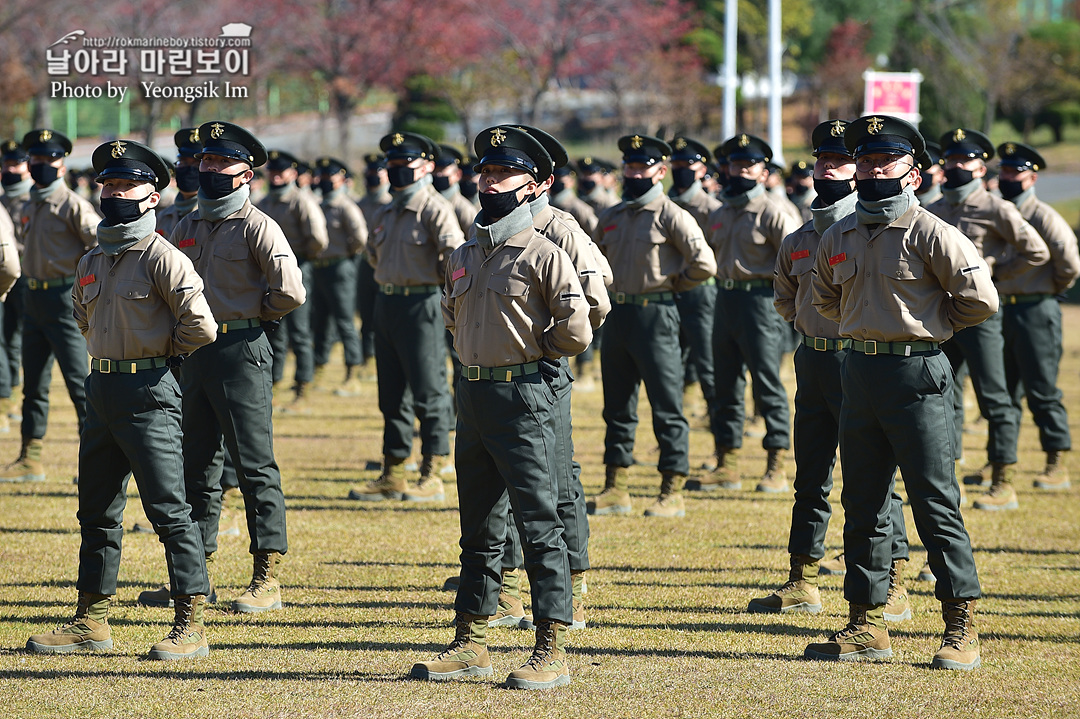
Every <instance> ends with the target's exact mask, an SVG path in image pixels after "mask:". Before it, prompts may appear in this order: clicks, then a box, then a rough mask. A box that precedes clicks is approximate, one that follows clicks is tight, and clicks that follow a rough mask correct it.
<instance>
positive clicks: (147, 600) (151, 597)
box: [136, 552, 217, 607]
mask: <svg viewBox="0 0 1080 719" xmlns="http://www.w3.org/2000/svg"><path fill="white" fill-rule="evenodd" d="M213 565H214V553H213V552H210V554H207V555H206V576H207V578H208V579H209V580H210V594H208V595H206V597H205V603H206V604H216V603H217V589H215V588H214V574H213V572H212V568H213ZM136 601H138V603H139V604H141V605H143V606H144V607H171V606H172V605H173V598H172V589H171V588H170V587H169V585H168V584H165V585H163V586H160V587H158V588H157V589H148V590H146V591H145V592H140V593H139V598H138V600H136Z"/></svg>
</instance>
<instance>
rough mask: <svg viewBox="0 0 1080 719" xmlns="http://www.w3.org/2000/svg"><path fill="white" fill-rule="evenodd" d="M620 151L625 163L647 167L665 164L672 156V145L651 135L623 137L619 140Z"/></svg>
mask: <svg viewBox="0 0 1080 719" xmlns="http://www.w3.org/2000/svg"><path fill="white" fill-rule="evenodd" d="M619 150H620V151H621V152H622V154H623V158H622V159H623V162H641V163H644V164H646V165H655V164H656V163H658V162H663V161H664V160H666V159H668V157H669V156H670V155H671V145H669V144H667V143H666V142H664V141H663V140H661V139H660V138H659V137H652V136H650V135H623V136H622V137H620V138H619Z"/></svg>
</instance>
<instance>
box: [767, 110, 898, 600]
mask: <svg viewBox="0 0 1080 719" xmlns="http://www.w3.org/2000/svg"><path fill="white" fill-rule="evenodd" d="M846 127H847V124H846V123H845V122H844V121H843V120H830V121H827V122H823V123H821V124H820V125H818V126H817V127H816V128H814V132H813V136H812V137H813V143H814V157H816V158H817V160H816V162H815V163H814V169H813V175H814V190H815V199H814V203H813V206H812V208H811V209H812V211H813V215H814V219H813V220H811V221H810V222H807V223H806V224H805V225H803V226H802V227H800V228H799V229H798V230H796V231H795V232H793V233H791V234H790V235H788V236H787V237H785V238H784V241H783V242H781V243H780V252H778V253H777V255H776V277H775V279H774V281H773V293H774V297H775V299H774V300H773V303H774V304H775V306H776V310H777V311H778V312H779V313H780V315H781V316H782V317H783V318H784V320H785V321H787V322H793V323H794V324H795V329H796V330H798V332H799V334H800V337H801V341H800V343H799V346H798V347H797V348H796V349H795V380H796V383H797V386H798V389H797V390H796V392H795V423H794V444H795V466H796V470H795V482H794V485H795V505H794V507H792V510H791V531H790V534H789V535H788V554H789V555H790V566H791V571H790V573H789V574H788V581H787V582H786V583H785V584H784V585H783V586H782V587H781V588H780V589H778V590H776V591H775V592H773V593H772V594H770V595H769V596H767V597H761V598H758V599H752V600H750V604H749V606H748V607H747V611H749V612H764V613H775V612H782V613H786V612H808V613H811V614H817V613H818V612H820V611H821V595H820V593H819V592H818V588H817V579H818V569H819V563H820V562H821V559H822V558H823V557H824V556H825V532H826V530H827V529H828V528H829V517H830V515H831V514H832V508H831V507H830V505H829V493H830V492H831V491H832V484H833V480H832V470H833V465H834V464H835V463H836V446H837V444H838V442H839V421H840V405H841V400H842V399H843V390H842V389H841V386H840V368H841V365H842V364H843V362H844V357H846V356H847V352H846V350H847V348H848V347H849V346H850V345H851V342H850V341H849V340H844V339H840V328H839V326H838V325H837V323H836V322H834V321H833V320H827V319H825V318H824V317H822V316H821V314H820V313H818V311H817V310H816V309H814V307H813V304H812V301H813V288H812V287H811V284H812V283H811V278H812V270H813V267H814V261H815V258H816V257H817V250H818V245H819V244H820V242H821V235H822V234H823V233H824V232H825V230H827V229H828V228H829V227H831V226H832V225H833V224H834V223H836V222H838V221H840V220H841V219H843V218H845V217H847V216H848V215H850V214H851V213H853V212H854V211H855V200H856V195H855V159H854V158H853V157H852V156H851V153H850V152H849V151H848V149H847V146H846V145H844V131H845V129H846ZM852 481H854V480H852ZM891 508H892V514H891V522H892V527H893V543H892V558H893V560H892V568H891V569H890V571H889V597H888V601H887V602H886V605H885V610H884V616H885V619H886V621H900V620H903V619H910V618H911V606H910V604H909V603H908V599H907V592H906V591H905V590H904V588H903V583H902V580H901V577H902V574H901V571H902V569H903V567H904V565H905V564H906V563H907V560H908V541H907V533H906V531H905V527H904V509H903V502H902V501H901V499H900V497H899V496H898V495H897V494H896V493H895V492H893V494H892V497H891Z"/></svg>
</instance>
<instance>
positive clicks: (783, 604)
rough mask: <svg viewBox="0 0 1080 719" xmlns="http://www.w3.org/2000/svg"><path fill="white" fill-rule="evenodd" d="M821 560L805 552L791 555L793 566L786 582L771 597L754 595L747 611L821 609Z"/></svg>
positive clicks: (813, 611) (803, 610)
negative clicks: (819, 571)
mask: <svg viewBox="0 0 1080 719" xmlns="http://www.w3.org/2000/svg"><path fill="white" fill-rule="evenodd" d="M817 577H818V561H817V560H816V559H814V558H812V557H808V556H806V555H803V554H792V555H791V569H790V570H789V571H788V580H787V583H786V584H784V586H782V587H780V588H779V589H777V590H776V591H775V592H773V593H772V594H770V595H769V596H767V597H761V598H759V599H751V600H750V603H749V604H748V605H747V606H746V611H748V612H751V613H754V614H777V613H780V614H786V613H788V612H806V613H807V614H817V613H818V612H820V611H821V594H820V593H819V592H818V588H817Z"/></svg>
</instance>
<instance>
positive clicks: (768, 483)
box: [756, 449, 788, 494]
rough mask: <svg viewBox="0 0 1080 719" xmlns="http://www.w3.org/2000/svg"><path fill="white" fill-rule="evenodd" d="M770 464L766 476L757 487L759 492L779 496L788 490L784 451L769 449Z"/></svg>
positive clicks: (767, 465) (767, 466) (766, 468)
mask: <svg viewBox="0 0 1080 719" xmlns="http://www.w3.org/2000/svg"><path fill="white" fill-rule="evenodd" d="M765 451H766V452H768V455H769V458H768V464H766V466H765V474H764V475H763V476H762V477H761V481H760V482H758V485H757V487H756V489H757V491H758V492H769V493H770V494H779V493H781V492H786V491H787V489H788V484H787V472H786V471H785V470H784V450H782V449H768V450H765Z"/></svg>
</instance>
